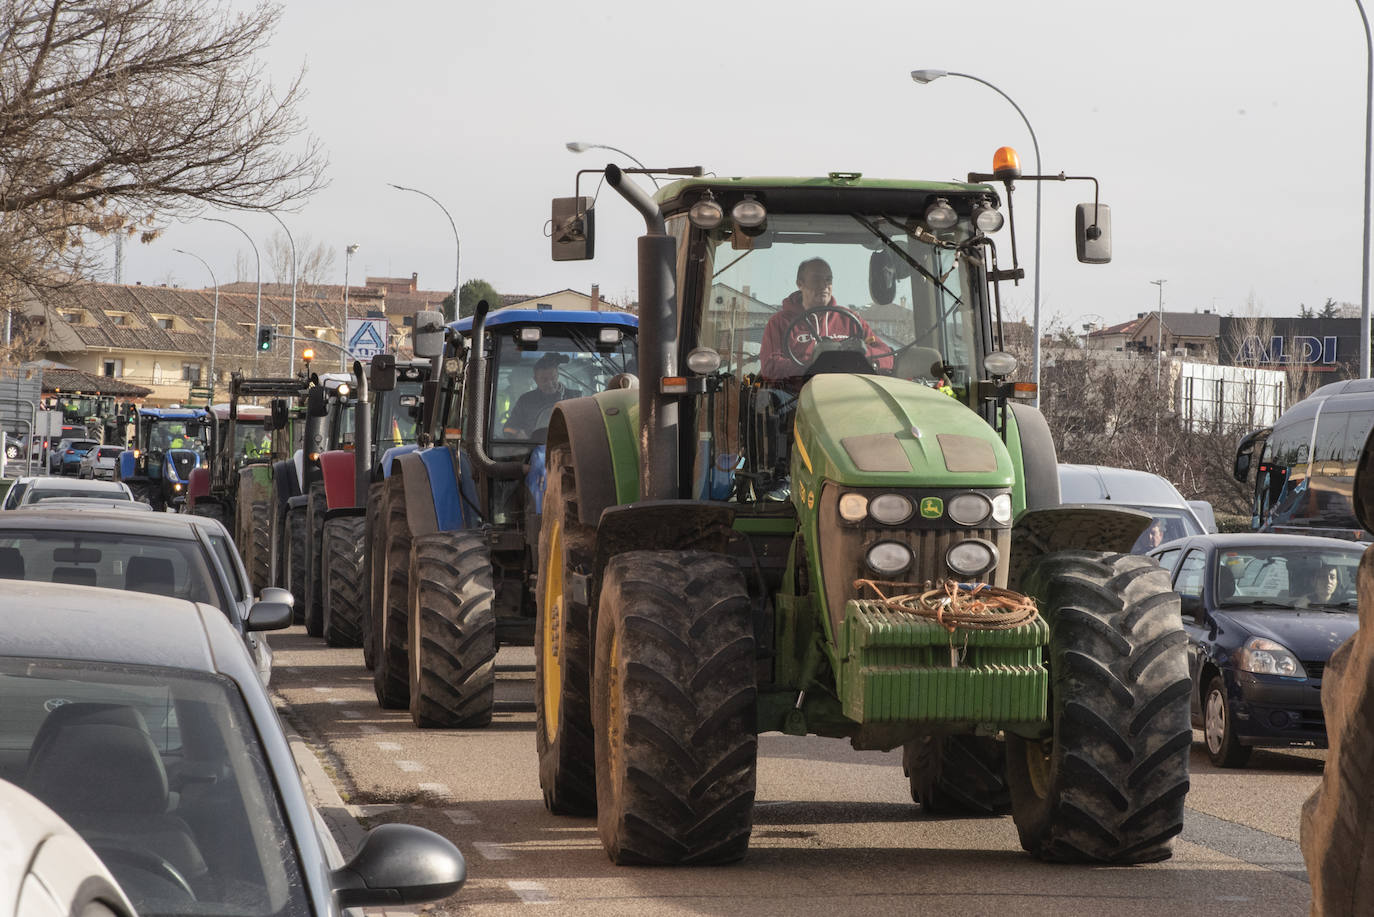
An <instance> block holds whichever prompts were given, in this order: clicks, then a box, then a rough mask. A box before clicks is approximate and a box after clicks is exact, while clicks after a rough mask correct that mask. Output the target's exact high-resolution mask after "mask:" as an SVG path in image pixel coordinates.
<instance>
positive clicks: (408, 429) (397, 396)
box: [373, 380, 424, 451]
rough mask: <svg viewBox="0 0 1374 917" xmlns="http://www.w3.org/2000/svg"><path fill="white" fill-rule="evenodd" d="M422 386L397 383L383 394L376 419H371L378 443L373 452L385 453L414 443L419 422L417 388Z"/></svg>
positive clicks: (403, 382) (418, 395) (408, 382)
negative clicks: (381, 451) (378, 450)
mask: <svg viewBox="0 0 1374 917" xmlns="http://www.w3.org/2000/svg"><path fill="white" fill-rule="evenodd" d="M423 385H424V383H423V382H419V381H414V380H405V381H399V382H397V383H396V387H395V388H394V389H392V390H390V391H388V392H384V393H383V394H382V398H381V399H380V401H379V407H378V408H377V409H376V411H377V416H376V417H374V418H373V423H374V424H375V429H376V431H377V432H376V434H375V436H376V439H377V441H376V442H375V443H374V444H373V445H374V447H375V448H377V449H380V450H383V451H385V450H387V449H390V448H392V447H393V446H404V445H406V444H408V443H413V442H415V429H416V427H417V425H418V424H419V418H420V388H421V387H422V386H423Z"/></svg>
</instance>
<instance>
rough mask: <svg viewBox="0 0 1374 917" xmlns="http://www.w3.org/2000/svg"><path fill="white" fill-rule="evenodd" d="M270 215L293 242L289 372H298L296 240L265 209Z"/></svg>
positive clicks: (279, 218)
mask: <svg viewBox="0 0 1374 917" xmlns="http://www.w3.org/2000/svg"><path fill="white" fill-rule="evenodd" d="M264 212H265V213H266V214H267V215H268V216H270V217H271V218H272V219H274V220H276V221H277V224H278V225H279V226H281V231H282V232H284V233H286V241H287V242H289V243H290V244H291V369H290V370H289V372H288V374H289V375H292V376H294V375H295V374H296V240H295V239H293V238H291V230H289V229H287V228H286V224H285V223H283V222H282V221H281V217H279V216H277V215H276V214H275V213H273V212H272V211H270V210H267V211H264Z"/></svg>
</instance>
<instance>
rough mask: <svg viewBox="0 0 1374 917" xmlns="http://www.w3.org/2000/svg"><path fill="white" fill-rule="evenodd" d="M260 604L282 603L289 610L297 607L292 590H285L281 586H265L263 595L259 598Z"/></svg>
mask: <svg viewBox="0 0 1374 917" xmlns="http://www.w3.org/2000/svg"><path fill="white" fill-rule="evenodd" d="M258 601H259V602H281V603H282V604H283V605H285V606H286V607H287V608H295V607H296V597H295V596H294V595H292V594H291V590H289V589H283V588H282V587H280V586H264V587H262V593H261V594H260V595H259V596H258Z"/></svg>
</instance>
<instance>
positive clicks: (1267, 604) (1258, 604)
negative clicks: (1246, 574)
mask: <svg viewBox="0 0 1374 917" xmlns="http://www.w3.org/2000/svg"><path fill="white" fill-rule="evenodd" d="M1218 604H1220V605H1221V607H1223V608H1251V607H1252V608H1292V607H1294V606H1292V605H1290V604H1289V603H1287V602H1271V601H1269V600H1268V599H1242V600H1239V601H1237V600H1234V599H1233V600H1232V601H1229V602H1220V603H1218Z"/></svg>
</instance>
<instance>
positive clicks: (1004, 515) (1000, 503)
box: [992, 494, 1011, 525]
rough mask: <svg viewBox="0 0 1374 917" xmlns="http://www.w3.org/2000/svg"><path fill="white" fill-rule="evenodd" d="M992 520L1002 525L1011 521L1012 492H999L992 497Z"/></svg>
mask: <svg viewBox="0 0 1374 917" xmlns="http://www.w3.org/2000/svg"><path fill="white" fill-rule="evenodd" d="M992 520H993V521H994V522H997V523H999V524H1001V525H1007V524H1008V523H1010V522H1011V494H998V495H997V496H995V497H993V498H992Z"/></svg>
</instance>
